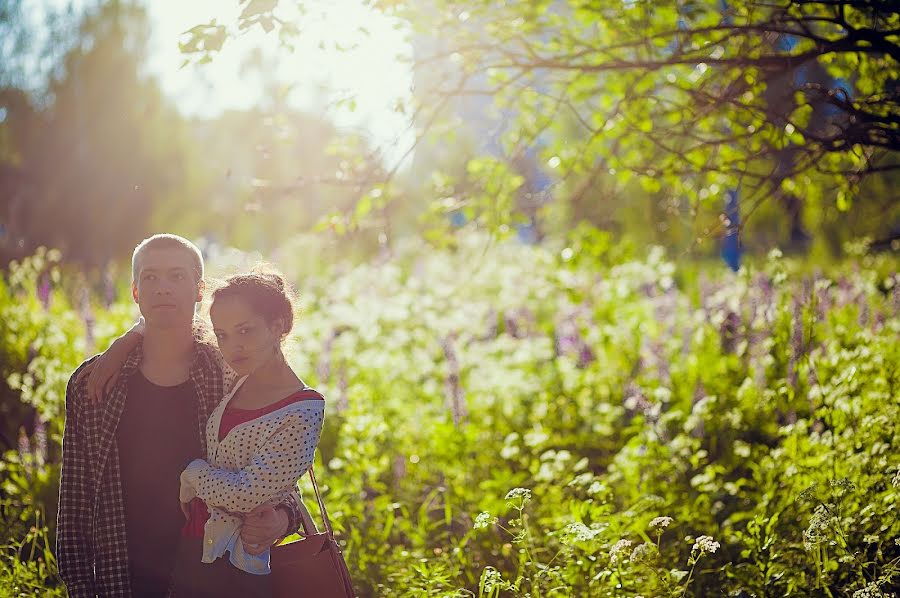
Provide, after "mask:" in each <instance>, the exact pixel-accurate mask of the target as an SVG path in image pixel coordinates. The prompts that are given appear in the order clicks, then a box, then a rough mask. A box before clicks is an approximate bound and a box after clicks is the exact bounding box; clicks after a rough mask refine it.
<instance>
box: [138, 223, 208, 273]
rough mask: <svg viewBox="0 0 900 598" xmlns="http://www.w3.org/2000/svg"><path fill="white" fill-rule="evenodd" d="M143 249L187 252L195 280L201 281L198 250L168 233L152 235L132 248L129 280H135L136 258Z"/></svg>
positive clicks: (188, 242) (201, 269)
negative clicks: (191, 262) (195, 276)
mask: <svg viewBox="0 0 900 598" xmlns="http://www.w3.org/2000/svg"><path fill="white" fill-rule="evenodd" d="M145 249H182V250H184V251H185V252H187V253H188V254H189V255H190V256H191V261H193V262H194V263H193V266H194V273H195V274H196V275H197V280H202V279H203V254H202V253H200V248H198V247H197V246H196V245H194V244H193V243H191V242H190V241H188V240H187V239H185V238H184V237H179V236H178V235H173V234H170V233H159V234H156V235H153V236H152V237H148V238H146V239H144V240H143V241H141V242H140V243H138V246H137V247H135V248H134V253H132V254H131V278H132V280H137V277H138V272H137V263H138V257H139V256H140V254H141V253H142V252H143V251H144V250H145Z"/></svg>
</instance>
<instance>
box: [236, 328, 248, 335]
mask: <svg viewBox="0 0 900 598" xmlns="http://www.w3.org/2000/svg"><path fill="white" fill-rule="evenodd" d="M238 332H240V334H247V333H248V332H250V329H249V328H241V329H240V330H239V331H238Z"/></svg>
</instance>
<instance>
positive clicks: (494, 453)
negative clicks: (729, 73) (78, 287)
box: [0, 229, 900, 597]
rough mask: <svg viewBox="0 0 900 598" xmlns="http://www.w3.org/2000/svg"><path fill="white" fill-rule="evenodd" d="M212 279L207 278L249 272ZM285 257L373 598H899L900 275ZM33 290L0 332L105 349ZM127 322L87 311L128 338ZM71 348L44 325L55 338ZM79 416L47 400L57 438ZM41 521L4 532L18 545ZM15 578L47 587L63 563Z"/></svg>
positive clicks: (355, 553)
mask: <svg viewBox="0 0 900 598" xmlns="http://www.w3.org/2000/svg"><path fill="white" fill-rule="evenodd" d="M297 246H298V247H301V246H310V245H309V244H308V243H306V245H304V242H302V241H298V245H297ZM310 247H311V246H310ZM486 248H490V251H489V253H485V250H486ZM213 255H214V257H213V258H212V259H214V260H217V261H218V263H215V264H211V267H212V269H213V270H217V269H220V270H222V269H224V270H228V269H230V268H234V267H238V266H237V264H239V263H240V260H241V256H240V254H236V253H234V252H226V251H220V252H218V253H214V254H213ZM292 256H296V260H297V261H296V262H292V261H291V260H292ZM282 258H283V261H282V262H281V264H280V265H281V266H282V267H283V268H284V269H285V270H286V271H287V272H289V273H291V272H296V273H297V281H298V283H299V284H300V289H301V297H302V308H303V309H302V316H301V320H300V321H299V322H298V324H297V326H296V327H295V339H294V346H293V352H292V354H291V355H292V356H291V360H292V363H293V365H294V366H295V367H296V369H297V371H298V372H299V373H300V374H301V376H302V377H303V378H304V379H305V380H306V381H307V382H308V383H310V384H312V385H314V386H316V387H317V388H319V389H320V390H322V391H323V392H324V394H325V395H326V397H327V399H328V402H329V405H330V407H329V415H328V421H327V423H326V428H325V433H324V435H323V439H322V444H321V447H320V452H319V458H320V463H319V465H318V467H319V468H320V469H319V476H318V477H319V478H320V482H321V484H322V487H323V490H324V492H325V499H326V501H327V504H328V506H329V513H330V515H331V518H332V521H333V522H334V524H335V526H336V529H337V532H338V535H339V537H340V540H341V542H342V543H343V544H344V547H345V554H346V556H347V559H348V562H349V563H350V567H351V570H352V573H353V577H354V580H355V582H356V584H357V589H358V590H359V592H360V594H361V595H401V596H404V595H405V596H413V595H422V594H438V595H448V596H449V595H454V596H466V595H469V596H471V595H479V596H507V595H521V596H524V595H526V594H528V595H531V596H551V595H554V596H565V595H573V596H577V595H592V596H635V595H643V596H706V595H720V594H734V595H756V596H773V597H774V596H779V597H780V596H785V595H792V596H823V595H825V596H829V595H830V596H849V595H852V594H854V593H855V592H863V591H868V592H870V593H871V595H878V592H882V593H883V595H885V596H887V595H890V592H891V588H892V587H895V586H896V584H897V579H898V572H897V566H898V562H900V561H898V559H900V548H898V546H897V542H896V540H897V539H898V538H900V523H898V519H897V517H896V508H897V507H896V505H897V499H898V492H900V474H898V464H900V447H898V446H897V443H896V439H897V438H898V437H900V436H898V430H897V429H896V428H897V425H898V423H897V422H898V421H900V417H898V416H900V413H898V412H897V409H898V406H897V404H896V397H897V396H898V392H900V391H898V389H900V347H898V346H897V343H896V342H895V341H896V338H897V334H898V332H900V319H898V313H900V286H898V283H900V277H898V275H897V273H896V266H897V264H896V260H892V259H889V258H887V257H882V258H878V259H875V258H871V257H866V258H861V259H860V260H859V261H857V262H856V263H853V264H848V265H846V266H840V267H835V268H834V269H833V270H832V271H830V272H827V273H822V272H818V273H807V272H804V270H803V268H801V267H800V265H799V264H796V263H794V262H792V261H790V260H788V259H786V258H784V257H782V256H780V255H779V254H778V253H777V252H776V253H773V254H772V256H771V257H770V258H769V259H768V260H766V261H764V262H762V263H760V264H758V265H757V266H755V267H754V268H752V269H746V270H742V271H741V272H740V273H738V274H737V275H727V276H726V275H725V273H723V274H722V275H716V276H714V277H711V276H710V275H709V274H706V273H704V272H703V271H700V272H698V271H696V270H694V269H693V267H692V266H690V265H679V266H676V265H675V264H674V263H672V262H670V261H668V260H667V258H666V255H665V253H664V252H663V251H662V250H661V249H658V248H657V249H652V250H651V251H649V252H646V253H644V252H639V253H633V250H628V249H627V248H623V247H619V246H617V245H614V244H611V243H609V240H608V238H607V237H606V236H604V235H603V234H600V233H596V232H593V231H591V230H590V229H580V230H579V231H578V232H577V234H576V233H573V235H572V236H571V237H570V238H569V239H567V240H566V241H565V243H561V242H555V243H548V244H547V245H546V246H543V247H533V246H522V245H519V244H516V243H499V244H494V245H490V240H489V239H488V238H486V237H472V236H468V235H461V236H459V238H458V239H457V245H456V248H455V249H452V250H445V251H440V252H437V251H429V252H423V245H422V243H421V242H413V241H411V240H410V241H408V242H407V243H406V244H405V245H402V246H400V247H398V250H397V254H396V255H395V256H394V257H393V258H392V259H390V260H388V261H379V262H373V263H371V264H361V265H357V266H350V265H335V266H334V267H333V268H322V265H321V264H318V266H319V269H318V270H316V269H315V268H311V267H310V265H309V264H307V256H306V255H304V252H302V251H298V252H293V251H292V252H286V253H285V254H284V255H283V256H282ZM35 261H37V260H35ZM35 261H32V262H29V263H30V264H34V263H35ZM229 264H232V265H231V266H229ZM28 268H31V269H32V270H31V273H29V274H26V272H29V270H28ZM28 268H26V269H25V271H24V272H23V266H20V267H18V269H17V270H16V271H15V272H17V274H15V277H16V280H17V281H19V282H18V283H17V284H21V285H24V286H21V287H20V291H21V292H22V293H24V294H22V295H17V296H16V297H15V298H13V296H12V295H10V294H9V292H7V294H5V295H2V297H4V299H3V301H4V303H3V309H5V310H10V309H11V308H10V306H9V305H8V304H9V303H11V302H15V303H22V304H23V305H27V308H23V309H27V310H28V313H29V314H30V318H31V319H32V320H33V321H34V322H36V323H38V324H40V322H42V321H44V322H45V321H46V319H45V318H46V315H45V314H46V313H47V311H46V310H47V309H53V308H52V305H54V304H56V305H58V309H59V310H60V311H59V312H56V315H55V317H54V320H59V321H61V322H64V323H65V322H71V321H75V322H78V321H80V322H81V324H78V325H76V324H75V323H72V324H64V326H65V327H66V329H68V330H71V331H73V332H75V334H76V337H75V338H76V339H78V338H79V337H78V336H77V335H78V334H84V331H86V330H88V329H90V327H89V326H87V324H86V323H84V322H83V319H82V315H81V314H80V313H79V312H78V310H75V309H73V308H72V307H69V306H67V307H66V308H65V309H64V308H63V305H64V304H63V303H62V301H63V300H62V298H59V299H57V298H54V300H53V304H51V307H50V308H47V307H45V306H44V305H43V304H41V303H40V302H30V303H28V302H26V301H23V299H24V298H25V297H26V296H27V294H28V293H29V292H30V293H32V294H36V293H37V289H38V286H37V285H38V282H39V280H40V277H39V276H38V275H37V274H35V272H34V270H35V269H36V270H37V271H41V270H42V268H35V267H34V266H29V267H28ZM301 272H302V276H301V275H300V273H301ZM13 277H14V276H13V275H12V274H10V275H9V277H8V279H10V278H13ZM56 280H64V278H63V279H56ZM5 284H6V285H7V287H10V286H11V282H10V281H9V280H7V282H6V283H5ZM53 288H54V293H59V294H60V296H62V295H65V293H66V292H67V289H63V288H60V285H59V283H58V282H57V283H55V284H54V287H53ZM54 297H57V296H56V295H54ZM68 305H71V304H68ZM132 309H133V307H132V306H130V305H128V304H113V305H111V306H110V311H109V313H105V312H106V310H105V308H103V307H102V304H100V303H98V304H95V305H94V307H93V313H94V314H95V315H94V317H95V318H96V319H97V320H98V321H101V320H102V321H105V322H107V323H108V324H107V326H108V327H109V329H110V330H111V331H112V330H115V329H116V328H117V327H118V330H122V329H124V327H125V326H127V322H128V320H129V317H130V314H131V313H132V312H131V311H130V310H132ZM66 310H68V311H66ZM82 313H83V312H82ZM4 320H5V319H4ZM0 321H3V320H0ZM94 328H95V329H96V328H97V326H95V327H94ZM51 330H52V328H49V329H48V328H46V327H43V328H42V327H41V326H40V325H38V326H37V327H36V328H35V331H36V333H37V334H38V335H39V338H42V339H43V338H45V336H46V337H49V338H48V342H49V339H50V338H52V334H50V331H51ZM77 331H80V332H77ZM57 334H58V333H57ZM3 338H4V339H5V340H4V341H3V343H4V345H3V346H4V351H6V352H7V353H8V354H12V352H11V349H10V348H8V345H9V343H10V342H11V340H10V339H11V338H12V337H11V336H10V335H4V336H3ZM83 342H84V341H83V340H70V341H69V344H68V346H69V347H76V346H77V347H80V350H81V351H83V350H84V347H85V345H84V344H83ZM106 342H108V336H106V338H104V339H103V340H102V341H101V342H100V344H101V346H104V343H106ZM53 346H54V347H55V350H57V351H64V350H65V349H64V348H63V347H62V346H61V345H55V344H54V345H53ZM69 351H71V352H73V353H77V352H78V350H72V349H69ZM36 357H37V356H35V357H34V358H36ZM77 361H78V357H74V358H65V359H60V360H59V361H57V362H53V363H51V364H49V365H47V368H49V369H53V370H56V372H55V373H52V374H51V373H50V372H49V371H47V372H46V374H45V375H46V376H47V377H46V379H47V380H56V381H57V382H56V383H57V384H62V383H63V382H64V381H65V378H66V376H67V375H68V373H69V372H70V371H71V370H72V369H73V368H74V364H75V363H76V362H77ZM16 367H17V368H19V373H20V374H24V373H25V372H27V371H28V367H29V366H28V363H27V362H19V363H18V364H17V365H16ZM42 371H43V370H42ZM13 373H15V372H13ZM7 376H9V374H7ZM61 392H62V387H61V386H60V387H58V388H56V390H55V392H54V393H50V392H47V393H45V394H43V395H40V396H43V397H44V398H45V399H46V401H47V404H46V405H44V403H42V402H40V401H35V404H36V405H39V406H40V409H41V413H44V414H45V416H46V417H48V418H50V419H49V420H48V421H47V426H48V428H49V429H57V430H58V429H59V426H60V425H61V421H60V418H61V400H62V396H61ZM35 396H38V394H28V393H23V394H21V395H20V397H21V399H23V400H28V401H32V400H33V397H35ZM30 397H32V398H30ZM8 400H9V399H5V401H8ZM30 442H31V447H35V446H37V445H38V444H39V442H38V441H37V440H34V439H32V440H31V441H30ZM48 442H49V443H50V444H51V445H52V444H54V443H58V438H54V435H53V434H51V435H50V439H49V440H48ZM29 451H30V453H29ZM38 452H39V451H38ZM47 453H48V454H49V455H57V454H58V453H56V452H55V450H54V447H52V446H51V447H50V448H49V450H48V451H47ZM26 454H32V455H35V454H36V451H35V449H34V448H27V447H26V448H20V449H19V451H17V452H16V453H14V454H11V455H8V456H7V458H6V461H5V463H6V464H5V465H4V470H3V480H4V492H5V493H9V494H8V495H9V496H11V499H12V500H13V501H14V502H15V504H16V505H17V507H16V508H18V509H20V511H18V512H19V513H21V515H17V517H22V519H21V521H29V520H30V519H29V518H32V517H35V516H40V517H43V514H44V513H46V519H45V520H50V521H52V519H53V515H52V513H51V512H49V511H47V510H45V509H47V508H50V509H52V505H41V506H38V504H39V503H38V502H36V501H35V500H34V499H32V498H28V497H34V496H40V495H41V494H43V493H44V492H45V491H44V490H43V489H45V488H46V487H47V486H46V485H47V484H51V485H52V484H53V483H54V482H53V479H54V476H55V472H54V471H53V469H52V468H53V467H55V466H54V463H55V461H54V459H52V458H51V459H50V460H49V461H47V462H45V463H44V464H43V465H41V466H38V464H37V463H36V462H35V461H34V460H33V459H34V458H36V457H23V455H26ZM57 458H58V457H57ZM28 472H31V473H28ZM35 472H38V473H37V474H36V473H35ZM43 472H46V473H43ZM28 476H32V477H30V478H29V477H28ZM28 480H31V481H30V482H29V481H28ZM305 482H306V481H305V480H304V484H305ZM14 487H24V488H23V489H18V490H13V488H14ZM11 490H12V491H11ZM304 490H305V491H306V492H307V493H308V492H309V488H306V487H305V486H304ZM36 513H39V514H40V515H36ZM23 525H24V524H22V525H18V524H17V525H8V526H7V527H8V528H9V530H10V532H9V535H10V539H9V540H8V543H11V544H12V545H14V546H20V545H21V544H22V542H23V541H24V540H23V539H24V538H26V535H27V534H28V533H29V532H28V531H27V530H26V529H25V528H24V527H23ZM41 528H42V526H40V525H37V526H35V529H36V530H40V529H41ZM34 533H38V532H34ZM30 541H31V540H29V542H30ZM42 542H43V540H42ZM40 545H41V544H40V543H39V544H38V546H40ZM36 550H38V551H40V548H38V549H36ZM9 562H10V563H12V565H10V566H13V565H15V566H17V567H18V566H20V564H21V566H24V567H32V568H33V567H38V569H29V571H31V573H28V575H42V576H45V577H42V578H41V579H45V580H46V583H48V584H49V585H50V586H51V587H55V586H53V582H52V581H51V580H50V579H49V578H48V576H49V575H50V574H51V571H52V561H51V560H49V558H44V560H43V561H40V562H38V561H35V560H34V559H31V558H20V559H19V560H18V561H16V560H13V561H9ZM16 563H19V564H16ZM39 567H45V568H44V569H40V568H39ZM46 567H51V569H47V568H46ZM10 571H12V570H11V569H8V568H7V569H4V570H3V572H2V575H4V576H5V577H4V578H2V579H0V585H3V586H4V587H6V586H7V585H9V584H8V583H7V580H11V579H18V578H15V577H13V575H14V574H13V573H12V572H10ZM16 575H23V576H24V575H25V574H24V573H22V574H16ZM23 579H24V577H23ZM28 579H34V577H31V578H28ZM741 592H743V594H740V593H741ZM863 595H864V594H859V596H863Z"/></svg>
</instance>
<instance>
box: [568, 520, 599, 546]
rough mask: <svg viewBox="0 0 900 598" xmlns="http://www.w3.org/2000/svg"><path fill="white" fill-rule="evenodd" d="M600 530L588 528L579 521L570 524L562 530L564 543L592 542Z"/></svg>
mask: <svg viewBox="0 0 900 598" xmlns="http://www.w3.org/2000/svg"><path fill="white" fill-rule="evenodd" d="M601 531H603V530H602V529H599V528H593V527H588V526H586V525H585V524H583V523H581V522H580V521H576V522H574V523H570V524H569V525H567V526H566V527H565V528H564V529H563V535H564V541H567V542H587V541H589V540H593V539H594V538H595V537H596V536H597V535H598V534H599V533H600V532H601Z"/></svg>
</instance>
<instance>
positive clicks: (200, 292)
mask: <svg viewBox="0 0 900 598" xmlns="http://www.w3.org/2000/svg"><path fill="white" fill-rule="evenodd" d="M204 291H206V281H205V280H203V279H202V278H201V279H200V280H199V281H197V298H196V299H194V303H200V302H201V301H203V292H204Z"/></svg>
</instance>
